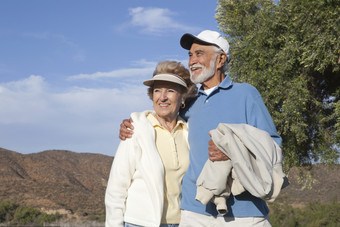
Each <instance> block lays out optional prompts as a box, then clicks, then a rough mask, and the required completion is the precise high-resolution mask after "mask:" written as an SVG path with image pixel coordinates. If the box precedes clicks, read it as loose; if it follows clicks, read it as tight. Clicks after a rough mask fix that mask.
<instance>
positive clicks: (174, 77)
mask: <svg viewBox="0 0 340 227" xmlns="http://www.w3.org/2000/svg"><path fill="white" fill-rule="evenodd" d="M156 80H161V81H168V82H172V83H175V84H179V85H182V86H183V87H185V88H188V86H187V83H186V82H185V81H184V79H182V78H181V77H179V76H177V75H174V74H167V73H162V74H157V75H155V76H154V77H152V79H150V80H146V81H144V82H143V84H144V85H146V86H152V85H153V83H154V82H155V81H156Z"/></svg>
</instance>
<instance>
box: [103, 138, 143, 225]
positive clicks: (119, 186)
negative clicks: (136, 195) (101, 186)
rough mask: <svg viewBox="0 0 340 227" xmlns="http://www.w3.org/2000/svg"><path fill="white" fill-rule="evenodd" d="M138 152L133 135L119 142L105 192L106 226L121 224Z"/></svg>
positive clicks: (138, 155)
mask: <svg viewBox="0 0 340 227" xmlns="http://www.w3.org/2000/svg"><path fill="white" fill-rule="evenodd" d="M140 153H141V151H140V148H139V146H138V145H137V143H136V142H135V138H134V137H133V138H131V139H127V140H125V141H122V142H121V143H120V144H119V147H118V149H117V152H116V155H115V157H114V161H113V163H112V167H111V172H110V176H109V180H108V184H107V188H106V193H105V207H106V221H105V226H106V227H117V226H123V222H124V213H125V202H126V198H127V192H128V189H129V187H130V184H131V181H132V178H133V175H134V173H135V169H136V163H137V161H138V160H139V157H140Z"/></svg>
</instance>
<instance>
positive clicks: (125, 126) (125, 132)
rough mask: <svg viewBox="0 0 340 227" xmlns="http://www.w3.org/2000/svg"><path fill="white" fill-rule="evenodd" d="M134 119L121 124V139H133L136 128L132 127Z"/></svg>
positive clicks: (125, 120)
mask: <svg viewBox="0 0 340 227" xmlns="http://www.w3.org/2000/svg"><path fill="white" fill-rule="evenodd" d="M132 122H133V121H132V119H131V118H130V119H124V120H123V122H122V123H121V124H120V130H119V139H121V140H126V139H128V138H131V137H132V134H133V130H134V127H133V125H132Z"/></svg>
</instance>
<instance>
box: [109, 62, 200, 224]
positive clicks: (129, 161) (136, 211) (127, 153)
mask: <svg viewBox="0 0 340 227" xmlns="http://www.w3.org/2000/svg"><path fill="white" fill-rule="evenodd" d="M144 85H146V86H149V88H148V95H149V97H150V98H151V99H152V101H153V108H154V111H144V112H141V113H132V114H131V118H132V120H133V126H134V134H133V136H132V138H131V139H127V140H125V141H122V142H121V143H120V145H119V147H118V150H117V152H116V156H115V158H114V162H113V164H112V168H111V173H110V178H109V181H108V186H107V189H106V194H105V205H106V227H109V226H110V227H111V226H115V227H116V226H125V227H127V226H155V227H158V226H178V223H179V221H180V200H181V190H182V189H181V182H182V178H183V176H184V173H185V172H186V170H187V168H188V165H189V145H188V141H187V134H188V129H187V125H186V123H185V121H184V120H182V119H181V118H180V117H179V116H178V112H179V109H180V108H184V106H185V100H186V99H187V98H189V97H193V96H194V95H195V94H196V86H195V85H194V84H193V83H192V82H191V80H190V74H189V71H188V70H187V69H185V67H184V66H183V65H181V64H180V63H178V62H175V61H164V62H160V63H158V65H157V67H156V70H155V72H154V75H153V78H152V79H150V80H147V81H144Z"/></svg>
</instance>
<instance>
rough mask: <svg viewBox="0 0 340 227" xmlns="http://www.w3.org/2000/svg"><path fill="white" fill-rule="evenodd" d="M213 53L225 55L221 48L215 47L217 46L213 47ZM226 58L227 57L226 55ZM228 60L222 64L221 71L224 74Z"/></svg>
mask: <svg viewBox="0 0 340 227" xmlns="http://www.w3.org/2000/svg"><path fill="white" fill-rule="evenodd" d="M213 48H214V51H215V52H216V53H217V54H218V53H225V52H224V51H223V50H222V49H221V48H219V47H217V46H213ZM226 56H227V58H228V55H227V54H226ZM228 62H229V59H227V60H226V61H225V63H224V65H223V66H222V71H223V72H224V73H225V72H227V70H228V68H229V65H228Z"/></svg>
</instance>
